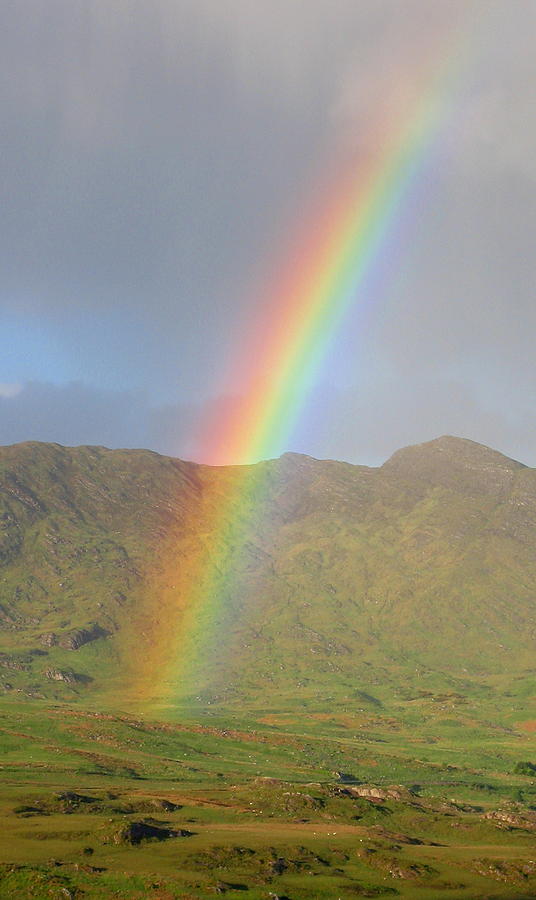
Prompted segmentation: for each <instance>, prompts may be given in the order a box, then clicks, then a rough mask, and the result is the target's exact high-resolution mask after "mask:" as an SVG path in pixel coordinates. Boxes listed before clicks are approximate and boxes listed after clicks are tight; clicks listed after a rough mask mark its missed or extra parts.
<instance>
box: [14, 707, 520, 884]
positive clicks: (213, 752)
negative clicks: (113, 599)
mask: <svg viewBox="0 0 536 900" xmlns="http://www.w3.org/2000/svg"><path fill="white" fill-rule="evenodd" d="M406 702H407V703H410V702H413V703H415V702H416V703H417V705H418V706H419V707H420V709H419V710H417V711H414V712H413V713H412V716H413V717H416V716H418V715H421V716H422V717H423V718H425V717H426V716H427V715H429V714H427V713H426V704H428V705H429V701H428V699H427V698H421V700H417V701H406ZM175 718H176V721H175V722H169V721H167V722H158V721H151V719H150V718H144V719H140V718H139V717H134V716H131V715H128V714H124V715H117V714H112V713H109V712H97V711H96V710H91V709H86V708H83V707H81V706H80V705H77V706H75V705H71V706H69V705H61V704H56V705H54V706H51V705H50V704H49V703H47V702H43V701H40V700H35V699H33V700H32V699H28V698H27V699H26V700H24V701H21V700H20V699H15V698H9V699H6V700H4V702H3V706H2V714H1V719H0V740H1V746H2V769H1V775H2V794H1V806H2V819H3V830H2V838H1V841H0V862H1V866H0V896H1V897H6V898H7V897H9V898H14V900H18V898H20V900H22V898H58V900H60V898H64V897H84V898H87V900H92V898H109V897H110V898H111V897H117V898H124V900H127V898H128V900H138V898H139V900H141V898H145V897H152V898H155V900H156V898H160V900H171V898H199V900H201V898H209V897H212V896H214V895H215V894H216V895H217V894H225V896H227V897H229V898H239V897H250V898H252V900H261V898H269V897H272V898H273V897H275V896H277V897H280V898H282V897H288V898H291V900H309V898H326V900H328V898H337V897H340V898H351V897H382V896H386V897H388V896H393V897H401V898H419V897H420V898H423V900H432V898H440V897H445V898H447V897H448V898H453V900H454V898H456V900H461V898H467V900H469V898H471V900H477V898H481V900H484V898H490V900H491V898H497V900H499V898H504V900H506V898H510V897H512V898H513V897H518V898H523V897H525V898H527V900H528V898H530V897H532V898H534V897H535V896H536V854H535V843H536V775H535V777H531V776H530V775H520V774H514V770H515V768H516V762H518V761H519V760H524V759H527V758H529V757H530V755H531V753H532V754H533V749H534V743H533V733H532V732H531V731H530V730H522V729H517V730H516V729H514V728H511V729H510V728H503V729H502V730H499V729H498V728H497V726H496V725H495V726H494V725H493V724H492V723H489V724H488V726H487V728H486V727H484V726H481V727H474V728H473V729H472V730H470V729H469V727H468V726H467V728H466V732H465V735H464V741H463V747H462V746H460V739H459V728H460V727H464V725H463V723H462V724H460V722H459V721H458V720H457V719H455V718H454V719H453V718H451V717H450V716H448V715H447V713H446V710H444V709H440V710H438V711H434V713H433V716H432V717H429V718H428V727H426V728H420V729H419V730H418V731H417V732H416V731H415V728H414V726H413V725H412V720H411V719H409V720H408V721H407V722H404V721H403V717H399V718H396V717H394V716H393V715H384V714H378V713H373V714H371V713H370V712H365V711H358V710H357V709H355V710H354V711H353V712H350V711H349V710H347V711H346V712H342V711H340V712H338V713H330V712H325V713H321V712H318V711H317V712H316V713H312V714H307V713H306V712H304V711H303V710H300V708H299V706H298V704H296V708H295V710H294V712H292V711H289V710H287V711H285V712H280V713H277V712H272V713H266V712H264V713H261V714H258V713H253V712H251V713H250V714H246V713H245V712H244V711H243V712H242V713H241V714H238V713H237V712H233V711H228V712H227V713H224V711H222V710H220V711H219V712H218V713H217V714H212V715H207V714H203V713H202V711H201V709H199V710H197V711H196V710H195V709H183V710H180V709H178V710H177V711H176V716H175ZM151 829H152V831H151Z"/></svg>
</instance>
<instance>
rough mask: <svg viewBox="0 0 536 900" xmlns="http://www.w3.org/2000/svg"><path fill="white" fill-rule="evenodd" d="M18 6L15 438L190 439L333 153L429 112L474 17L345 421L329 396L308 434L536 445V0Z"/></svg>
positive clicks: (360, 331) (12, 165)
mask: <svg viewBox="0 0 536 900" xmlns="http://www.w3.org/2000/svg"><path fill="white" fill-rule="evenodd" d="M1 16H2V19H3V21H2V22H1V23H0V26H1V27H0V48H1V50H2V52H1V53H0V78H1V80H2V84H3V88H4V89H3V95H2V98H1V100H0V103H1V110H0V111H1V116H0V122H1V123H2V129H3V135H2V143H3V147H4V155H3V161H2V166H1V169H0V192H1V197H2V205H3V215H2V221H1V223H0V266H1V270H2V273H3V278H2V285H1V288H0V323H1V324H3V325H4V326H5V329H6V333H7V332H8V331H9V334H11V333H12V330H9V329H11V324H12V323H13V322H14V321H16V323H17V329H16V332H17V335H19V337H17V341H18V342H19V343H18V344H17V346H16V347H10V348H8V349H9V350H10V352H9V353H6V354H5V356H4V362H3V368H2V367H1V366H0V425H1V426H2V428H3V433H2V436H0V440H2V441H4V440H5V442H7V441H10V440H19V439H20V440H22V439H27V438H30V437H34V438H40V439H43V440H45V439H46V440H57V441H61V442H65V443H71V444H72V443H79V442H85V441H89V442H93V443H103V444H107V443H109V444H110V445H112V446H119V445H121V444H124V445H130V446H133V445H136V444H138V445H144V444H145V445H148V446H151V447H154V448H155V449H161V450H164V451H166V452H172V453H180V452H182V449H183V448H186V449H187V440H186V434H187V430H188V428H189V427H190V426H191V423H192V422H193V421H194V420H195V418H196V416H197V414H198V413H199V412H200V411H201V410H205V411H206V410H207V409H210V408H211V404H213V403H214V402H215V401H217V398H218V396H219V395H220V393H221V390H222V386H221V384H220V382H221V380H222V373H224V372H225V370H226V366H227V364H228V359H229V357H232V356H233V354H235V353H237V352H240V342H241V340H242V339H243V338H242V336H241V335H240V330H241V323H242V322H244V321H246V320H247V319H248V316H250V314H251V310H252V308H254V307H255V305H256V304H257V303H258V299H259V293H258V289H257V287H256V285H257V284H259V283H260V284H261V285H262V284H263V283H264V281H265V280H266V276H267V274H270V273H271V271H272V269H273V267H274V266H275V261H276V260H277V259H279V258H280V257H281V256H284V255H285V254H284V251H285V248H284V246H282V244H283V235H286V234H288V233H289V231H292V229H291V223H292V222H293V221H296V220H299V218H300V210H301V209H303V207H304V198H307V197H308V194H309V189H310V184H311V181H314V178H315V173H318V172H322V171H323V170H324V169H325V168H326V165H327V161H328V160H329V161H331V162H333V158H334V157H335V158H337V153H338V152H341V148H351V149H352V150H354V151H355V150H357V151H359V150H360V148H362V147H366V146H367V143H368V142H370V140H371V134H372V133H373V128H372V126H373V123H375V122H376V121H377V120H378V119H379V120H380V121H382V120H383V118H385V116H389V115H390V114H391V113H392V112H393V109H394V108H396V110H397V112H398V114H400V112H401V111H402V113H403V111H404V110H405V109H407V110H408V114H409V112H410V111H411V109H412V104H413V102H414V99H415V97H416V96H417V94H418V92H419V91H420V90H421V82H422V77H423V76H422V72H423V71H424V72H425V73H426V72H427V71H428V68H427V67H428V66H430V67H431V69H432V70H433V67H434V66H433V61H431V60H430V59H428V56H429V54H430V47H432V46H434V47H435V46H438V47H441V46H442V40H443V38H445V41H446V42H447V43H448V41H449V40H450V37H449V35H450V34H451V32H452V34H459V35H460V44H459V47H460V50H459V60H458V57H457V56H455V54H454V51H453V59H452V70H453V71H452V77H450V76H449V79H448V80H447V81H448V84H447V85H446V93H445V98H444V108H443V114H444V115H443V122H442V124H441V127H440V128H439V130H438V136H437V144H436V146H435V147H433V149H432V150H431V152H430V154H429V158H427V159H426V166H425V167H423V172H422V173H421V179H420V181H419V182H418V184H417V185H416V187H415V191H414V194H412V198H411V201H412V202H411V204H410V209H409V211H406V217H405V219H404V222H403V225H402V226H400V231H399V233H398V234H397V237H396V241H395V242H394V243H396V244H397V247H396V248H395V249H394V250H393V249H392V248H389V253H390V254H392V255H390V256H389V258H388V259H387V260H386V261H385V266H386V268H387V269H392V271H390V272H389V277H388V278H387V279H386V280H385V283H384V284H382V286H381V288H380V289H379V290H378V295H377V297H375V298H373V299H372V300H370V303H369V306H368V308H367V312H366V315H365V314H364V313H363V311H362V309H361V308H360V306H359V304H357V305H356V309H355V311H354V312H350V313H349V315H348V317H347V319H346V321H345V323H344V329H343V332H342V333H341V334H340V335H339V336H338V339H337V343H336V346H335V347H334V348H332V351H331V354H328V357H327V360H326V365H325V367H324V369H323V370H322V371H321V373H319V377H320V378H321V380H322V381H323V382H328V383H329V384H328V386H327V387H325V388H323V389H322V390H320V389H317V390H316V392H315V393H314V394H313V399H312V400H311V403H313V401H314V403H316V404H317V406H318V410H320V409H324V408H326V409H327V411H326V416H327V420H328V421H329V422H330V423H331V424H330V428H329V434H330V436H329V440H328V439H327V438H326V437H325V431H324V429H323V427H322V425H321V423H320V421H319V420H320V418H321V417H320V414H319V415H318V416H316V419H317V423H316V426H314V422H313V420H314V416H312V414H311V413H310V411H309V412H308V413H305V414H304V418H303V422H302V432H301V437H300V435H298V434H297V435H296V439H297V440H299V441H301V443H300V448H301V449H303V450H305V451H307V450H308V448H309V450H310V452H317V453H319V454H320V455H322V453H323V452H324V451H322V453H321V452H320V451H321V449H322V448H325V452H326V453H327V454H328V455H332V456H337V455H339V456H344V457H346V458H349V459H353V460H354V461H359V460H360V458H361V456H360V454H365V457H366V458H369V457H373V456H374V455H375V454H377V455H379V456H380V457H381V456H383V455H384V454H386V453H388V452H389V451H390V449H394V447H395V446H396V444H398V443H399V442H401V443H404V442H408V441H411V440H412V439H416V440H417V439H421V437H422V436H423V435H424V436H433V434H432V431H433V430H434V431H437V432H445V431H448V430H454V431H456V432H457V433H466V434H468V436H470V437H473V438H474V439H476V440H479V439H482V440H485V441H487V442H489V443H495V444H496V445H497V446H501V447H505V448H508V447H510V446H512V447H513V448H514V449H513V450H512V452H517V451H516V448H517V447H519V448H520V455H524V456H525V457H526V458H527V457H528V456H530V454H531V453H533V454H534V453H536V437H535V436H534V435H532V437H531V433H532V432H531V430H530V429H528V430H527V422H529V421H531V420H530V415H528V411H529V410H530V409H531V408H532V405H533V400H534V391H535V388H536V362H535V361H534V354H533V351H532V334H533V333H534V329H535V327H536V304H534V291H533V284H534V261H533V248H532V242H533V234H534V232H535V225H536V222H535V213H534V210H535V209H536V203H535V199H536V198H535V191H536V184H535V180H536V179H535V176H536V168H535V166H536V163H535V161H536V124H535V120H534V116H533V114H532V110H533V108H534V99H535V98H534V94H535V87H534V86H535V85H536V71H535V70H536V58H535V55H534V53H533V46H532V44H533V34H534V27H535V25H536V8H535V6H534V4H533V3H532V0H517V2H516V3H514V4H505V3H504V2H503V0H474V2H473V0H438V2H435V3H430V2H428V0H363V2H359V3H356V2H355V0H329V2H328V0H315V2H314V3H311V2H310V0H272V2H271V3H255V2H251V0H154V2H153V3H151V4H146V3H144V2H141V0H117V2H114V3H111V4H110V3H109V2H108V0H107V2H104V0H91V2H87V0H46V2H45V0H27V2H25V3H24V4H17V3H11V2H10V3H7V4H4V7H3V9H2V13H1ZM464 38H465V39H466V43H465V44H464V41H463V39H464ZM457 40H458V38H456V39H455V40H454V43H453V44H452V46H453V47H458V44H457V43H456V41H457ZM456 52H458V51H456ZM402 118H403V115H402ZM252 286H253V287H252ZM8 324H9V329H8V327H7V326H8ZM36 335H37V336H38V337H39V339H38V338H37V337H36ZM45 337H46V340H45ZM26 357H27V358H28V363H27V365H26V368H25V364H24V360H25V359H26ZM13 360H15V362H16V364H15V362H13ZM373 361H374V362H373ZM386 379H387V381H388V382H389V387H386ZM30 380H31V381H32V384H30V385H28V386H26V387H25V388H24V390H23V391H21V392H19V393H18V394H17V395H16V396H15V394H14V391H15V389H14V388H12V387H11V386H12V385H18V384H22V383H23V382H28V381H30ZM51 382H56V384H55V385H53V384H51ZM239 388H240V386H236V389H237V391H238V390H239ZM365 391H366V392H368V395H369V396H368V397H365V396H364V392H365ZM325 392H327V395H329V396H330V397H331V398H332V399H331V400H330V401H329V403H328V404H327V407H329V408H327V407H326V403H324V401H323V399H322V397H323V396H324V393H325ZM382 398H383V399H382ZM390 398H392V401H391V399H390ZM375 408H379V409H382V410H383V412H382V415H381V416H377V415H376V414H375V413H374V409H375ZM309 409H310V404H309ZM353 411H355V415H354V412H353ZM328 413H329V415H328ZM205 414H206V413H205ZM356 417H357V418H358V419H359V418H360V417H361V418H362V419H363V422H366V423H368V425H367V427H366V429H365V430H366V433H367V434H368V435H369V437H368V438H367V439H366V440H365V439H364V437H363V434H362V433H361V432H359V429H357V428H355V429H354V428H353V427H352V428H350V426H349V422H351V421H353V419H354V418H356ZM402 418H403V419H404V422H403V423H402ZM178 422H180V423H181V424H180V425H178V424H177V423H178ZM307 423H308V424H307ZM315 427H316V430H315ZM349 429H350V430H349ZM476 432H478V433H476ZM374 435H376V437H374ZM122 436H123V437H122ZM315 448H316V449H315ZM531 448H532V449H531Z"/></svg>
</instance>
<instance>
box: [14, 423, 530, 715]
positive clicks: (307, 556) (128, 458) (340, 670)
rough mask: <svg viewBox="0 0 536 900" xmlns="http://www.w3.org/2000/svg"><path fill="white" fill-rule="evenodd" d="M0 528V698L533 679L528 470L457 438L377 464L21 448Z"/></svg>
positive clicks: (280, 702) (249, 694) (231, 699)
mask: <svg viewBox="0 0 536 900" xmlns="http://www.w3.org/2000/svg"><path fill="white" fill-rule="evenodd" d="M237 492H238V495H239V497H240V511H239V515H238V514H237V513H236V512H233V502H235V503H236V501H233V499H232V498H233V496H234V495H235V494H236V493H237ZM229 498H230V499H229ZM244 498H246V499H244ZM222 509H223V510H224V516H223V523H222V514H221V512H220V510H222ZM225 516H226V517H227V520H226V518H225ZM0 517H1V523H2V531H1V544H0V554H1V556H0V558H1V563H2V571H1V575H0V579H1V581H0V604H1V606H0V617H1V618H0V628H1V631H0V636H1V643H2V647H1V654H2V655H1V657H0V663H1V666H2V669H1V670H0V671H1V672H2V675H1V678H2V683H3V684H4V686H5V687H6V689H8V690H9V689H10V687H11V689H14V690H21V691H23V692H25V693H29V694H32V693H38V694H42V695H45V696H55V697H57V698H62V697H69V696H82V697H86V698H87V699H90V700H91V699H93V700H94V701H95V702H97V698H98V697H101V700H99V702H104V698H105V697H106V696H108V697H111V698H112V700H111V702H113V703H124V704H128V702H130V701H131V700H135V699H136V698H137V700H138V702H141V701H142V700H143V698H147V699H149V698H150V699H151V701H152V702H157V701H161V702H163V703H167V704H169V698H170V697H184V696H186V695H189V696H192V697H196V698H201V699H202V700H203V701H204V702H205V701H210V702H212V703H214V702H220V703H224V704H227V705H228V704H233V703H235V702H236V703H241V702H243V700H244V699H246V700H247V701H248V703H252V704H254V705H255V704H257V705H263V706H271V707H274V708H278V707H284V706H285V705H286V704H287V703H288V699H289V698H296V696H299V697H300V700H301V701H303V702H309V703H314V702H315V701H318V702H320V703H323V702H325V699H326V698H327V697H331V698H333V699H334V700H339V699H340V700H341V701H342V700H343V698H345V697H349V696H350V697H351V696H357V695H359V694H362V695H363V696H368V697H369V698H373V699H371V700H369V702H370V703H374V702H385V701H386V700H388V699H389V698H390V699H391V700H392V698H393V697H394V696H395V695H400V691H401V690H402V691H404V690H405V691H406V692H409V693H411V692H412V691H415V690H417V691H418V690H421V689H423V685H424V689H425V690H432V691H436V690H442V691H445V690H451V691H456V692H459V693H461V694H465V693H467V691H469V692H471V691H473V690H477V691H481V690H482V689H484V687H485V686H486V685H488V686H490V685H495V686H497V685H500V686H501V688H502V689H504V690H508V691H512V690H514V692H515V685H516V684H517V683H518V681H519V679H523V680H524V681H525V680H526V679H527V678H529V680H530V678H531V677H532V676H533V675H534V674H535V672H536V659H535V653H534V650H535V634H536V631H535V626H536V590H535V586H536V557H535V554H534V549H533V548H534V543H535V538H536V471H535V470H533V469H530V468H527V467H525V466H523V465H521V464H520V463H518V462H515V461H513V460H511V459H508V458H507V457H505V456H503V455H501V454H500V453H497V452H495V451H493V450H490V449H488V448H486V447H484V446H481V445H479V444H476V443H473V442H471V441H467V440H462V439H459V438H452V437H443V438H439V439H438V440H435V441H431V442H429V443H427V444H422V445H419V446H415V447H408V448H406V449H403V450H400V451H398V452H397V453H395V454H394V456H393V457H391V459H390V460H388V461H387V462H386V463H385V464H384V465H383V466H381V467H380V468H378V469H371V468H367V467H363V466H353V465H350V464H347V463H339V462H334V461H319V460H315V459H311V458H309V457H306V456H301V455H296V454H285V455H284V456H282V457H281V458H280V459H277V460H273V461H270V462H266V463H261V464H259V465H258V466H254V467H250V468H249V469H248V468H247V467H231V468H211V467H207V466H199V465H196V464H194V463H186V462H181V461H179V460H175V459H170V458H166V457H162V456H159V455H158V454H156V453H150V452H147V451H134V450H128V451H127V450H125V451H121V450H114V451H111V450H106V449H104V448H100V447H80V448H64V447H60V446H58V445H51V444H38V443H28V444H20V445H16V446H13V447H4V448H1V449H0ZM215 538H216V539H217V540H219V541H220V542H222V543H223V545H224V547H225V550H224V555H225V562H224V564H222V565H221V566H220V569H221V571H219V572H218V574H217V578H216V582H215V585H214V590H215V592H216V593H217V594H218V602H217V604H216V605H215V606H214V605H212V606H210V607H209V608H207V609H204V608H203V606H200V608H199V610H194V611H193V614H194V615H195V616H197V617H198V618H199V620H200V621H199V622H198V624H197V627H196V629H195V635H194V638H192V641H193V643H192V642H191V643H192V647H191V648H190V650H189V651H188V652H189V653H191V654H193V656H194V663H193V665H192V666H190V675H189V679H188V682H187V683H184V684H183V683H181V679H180V676H179V675H177V676H176V682H175V683H172V682H173V677H174V676H173V674H172V673H173V657H174V655H180V653H181V652H183V647H182V644H181V623H182V621H183V617H184V615H185V614H187V613H188V610H187V605H188V602H189V595H190V593H191V591H190V586H189V579H190V578H191V577H193V576H192V571H193V570H192V557H193V556H195V555H196V554H198V553H199V547H200V546H204V547H207V546H208V547H209V548H210V546H211V542H212V543H213V542H214V539H215ZM196 577H197V574H196ZM203 616H205V618H206V622H205V623H203ZM140 673H143V676H142V675H140ZM142 682H145V683H144V684H142ZM267 686H269V690H267ZM159 694H160V696H159Z"/></svg>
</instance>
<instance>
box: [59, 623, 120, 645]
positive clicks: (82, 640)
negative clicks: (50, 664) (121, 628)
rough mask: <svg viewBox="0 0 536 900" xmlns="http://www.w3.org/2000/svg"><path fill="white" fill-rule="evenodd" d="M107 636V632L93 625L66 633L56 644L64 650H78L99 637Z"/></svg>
mask: <svg viewBox="0 0 536 900" xmlns="http://www.w3.org/2000/svg"><path fill="white" fill-rule="evenodd" d="M107 634H108V632H107V631H105V629H104V628H101V626H100V625H97V624H96V623H93V624H92V625H88V626H87V628H77V629H75V630H73V631H68V632H67V633H66V634H63V635H62V636H61V637H60V638H59V640H58V644H59V646H60V647H62V648H63V649H64V650H79V649H80V647H83V646H84V644H89V643H90V642H91V641H97V640H98V639H99V638H101V637H106V635H107Z"/></svg>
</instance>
